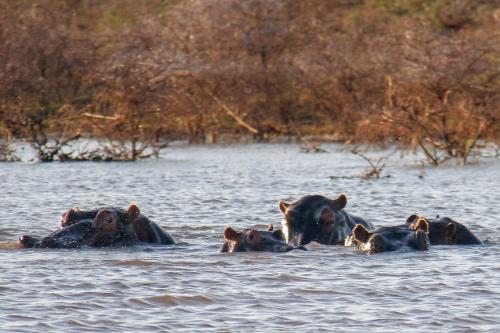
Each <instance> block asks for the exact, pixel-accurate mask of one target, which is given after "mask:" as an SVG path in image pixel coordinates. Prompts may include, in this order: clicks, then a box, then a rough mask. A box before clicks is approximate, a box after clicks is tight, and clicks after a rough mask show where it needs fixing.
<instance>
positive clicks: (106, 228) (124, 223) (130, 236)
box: [19, 204, 175, 248]
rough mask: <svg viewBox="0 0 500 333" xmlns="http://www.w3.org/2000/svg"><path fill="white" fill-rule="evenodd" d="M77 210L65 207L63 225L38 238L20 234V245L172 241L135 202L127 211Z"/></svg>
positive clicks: (40, 245) (66, 246)
mask: <svg viewBox="0 0 500 333" xmlns="http://www.w3.org/2000/svg"><path fill="white" fill-rule="evenodd" d="M89 212H92V213H89ZM75 213H76V214H75ZM78 213H79V212H77V211H75V210H74V209H70V210H68V211H67V212H66V213H65V214H63V223H62V225H63V226H64V227H63V228H61V229H60V230H57V231H55V232H53V233H51V234H49V235H48V236H46V237H43V238H42V239H38V238H35V237H32V236H22V237H21V238H20V240H19V243H20V244H21V245H22V246H24V247H40V248H77V247H82V246H90V247H103V246H116V245H119V246H127V245H133V244H137V243H139V242H146V243H155V244H174V243H175V241H174V239H173V238H172V237H171V236H170V235H168V234H167V233H166V232H165V231H164V230H163V229H161V228H160V227H159V226H157V225H156V224H155V223H154V222H151V221H150V220H149V219H148V218H146V217H145V216H143V215H142V214H141V213H140V210H139V207H137V205H135V204H131V205H130V206H129V207H128V209H127V210H124V209H120V208H103V209H100V210H97V211H87V212H82V214H78ZM69 220H70V221H71V222H68V221H69ZM137 230H139V231H140V232H137Z"/></svg>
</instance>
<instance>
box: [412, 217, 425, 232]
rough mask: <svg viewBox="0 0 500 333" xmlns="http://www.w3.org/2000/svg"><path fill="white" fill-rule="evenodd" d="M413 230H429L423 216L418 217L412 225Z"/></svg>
mask: <svg viewBox="0 0 500 333" xmlns="http://www.w3.org/2000/svg"><path fill="white" fill-rule="evenodd" d="M413 229H414V230H415V231H418V230H422V231H424V232H426V233H427V232H429V223H428V222H427V220H426V219H424V218H421V217H420V218H419V219H418V220H417V222H416V223H415V226H414V227H413Z"/></svg>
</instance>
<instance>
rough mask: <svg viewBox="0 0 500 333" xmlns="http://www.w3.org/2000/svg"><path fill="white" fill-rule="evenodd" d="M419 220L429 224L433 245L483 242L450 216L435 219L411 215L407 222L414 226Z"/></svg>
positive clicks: (430, 239)
mask: <svg viewBox="0 0 500 333" xmlns="http://www.w3.org/2000/svg"><path fill="white" fill-rule="evenodd" d="M419 220H425V221H426V222H427V223H428V224H429V241H430V243H431V244H432V245H452V244H481V241H480V240H479V239H477V237H476V236H474V234H473V233H472V232H471V231H470V230H469V229H468V228H467V227H466V226H464V225H463V224H461V223H458V222H456V221H454V220H452V219H451V218H449V217H441V218H439V219H437V220H434V219H427V218H424V217H421V216H418V215H411V216H410V217H408V218H407V219H406V224H407V225H408V226H409V227H410V228H414V227H415V224H416V223H417V222H418V221H419Z"/></svg>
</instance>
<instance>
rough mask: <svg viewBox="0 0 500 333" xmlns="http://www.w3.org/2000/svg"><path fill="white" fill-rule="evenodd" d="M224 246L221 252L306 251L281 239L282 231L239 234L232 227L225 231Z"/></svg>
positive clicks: (253, 230)
mask: <svg viewBox="0 0 500 333" xmlns="http://www.w3.org/2000/svg"><path fill="white" fill-rule="evenodd" d="M224 239H225V241H224V244H222V247H221V248H220V252H223V253H224V252H229V253H231V252H251V251H266V252H288V251H291V250H294V249H300V250H305V248H304V247H302V246H299V247H297V246H292V245H289V244H287V243H285V242H284V241H283V240H282V239H281V230H274V231H273V229H272V228H270V229H268V231H258V230H255V229H244V230H242V231H241V232H237V231H236V230H234V229H233V228H231V227H227V228H226V229H224Z"/></svg>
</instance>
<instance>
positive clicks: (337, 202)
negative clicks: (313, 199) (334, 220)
mask: <svg viewBox="0 0 500 333" xmlns="http://www.w3.org/2000/svg"><path fill="white" fill-rule="evenodd" d="M332 203H333V207H334V209H335V210H339V209H344V208H345V206H346V205H347V196H346V195H345V194H341V195H339V196H338V197H337V198H335V199H334V200H332Z"/></svg>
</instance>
